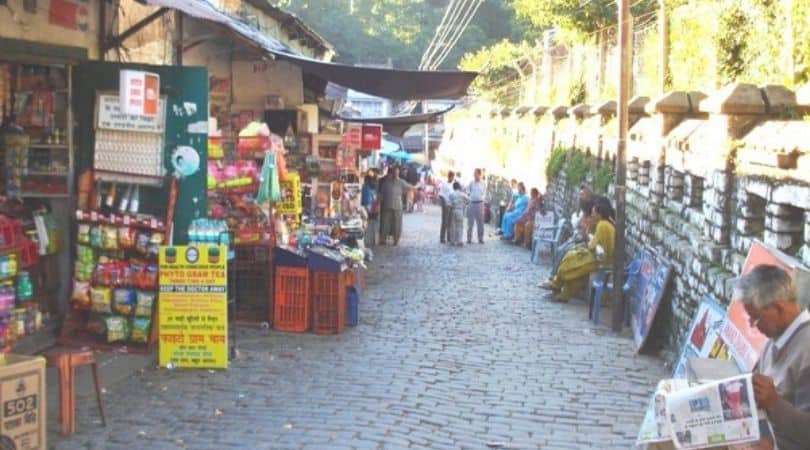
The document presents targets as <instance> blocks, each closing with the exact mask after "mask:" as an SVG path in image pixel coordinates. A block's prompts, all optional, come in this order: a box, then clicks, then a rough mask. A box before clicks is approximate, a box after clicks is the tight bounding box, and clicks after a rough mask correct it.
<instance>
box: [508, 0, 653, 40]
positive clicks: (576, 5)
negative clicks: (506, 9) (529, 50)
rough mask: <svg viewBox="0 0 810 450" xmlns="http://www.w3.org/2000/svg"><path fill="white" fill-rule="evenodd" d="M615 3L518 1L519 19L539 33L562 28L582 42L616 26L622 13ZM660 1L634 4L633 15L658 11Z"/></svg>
mask: <svg viewBox="0 0 810 450" xmlns="http://www.w3.org/2000/svg"><path fill="white" fill-rule="evenodd" d="M616 3H617V2H616V1H615V0H514V3H513V6H514V8H515V12H516V13H517V16H518V17H520V18H524V19H526V20H528V21H529V23H531V24H532V26H533V27H534V28H535V29H537V30H545V29H549V28H558V29H559V30H560V31H562V32H563V33H566V34H567V35H569V36H575V37H578V38H580V39H582V38H586V37H587V36H588V35H590V34H591V33H594V32H596V31H597V30H600V29H602V28H606V27H609V26H611V25H613V24H615V23H616V22H617V20H618V11H617V9H616ZM656 4H657V0H638V1H634V2H632V8H631V14H633V15H634V16H639V15H641V14H646V13H648V12H650V11H654V10H655V7H656Z"/></svg>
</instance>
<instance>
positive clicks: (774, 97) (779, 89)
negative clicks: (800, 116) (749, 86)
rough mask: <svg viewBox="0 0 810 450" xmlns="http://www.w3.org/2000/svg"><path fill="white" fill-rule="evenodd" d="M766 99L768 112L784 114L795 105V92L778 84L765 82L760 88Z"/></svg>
mask: <svg viewBox="0 0 810 450" xmlns="http://www.w3.org/2000/svg"><path fill="white" fill-rule="evenodd" d="M760 89H761V91H762V95H763V96H764V97H765V99H766V100H767V110H768V114H784V113H786V112H788V111H790V110H791V109H792V108H795V107H796V106H797V103H796V93H795V92H793V91H791V90H790V89H788V88H786V87H784V86H782V85H779V84H766V85H765V86H762V87H761V88H760Z"/></svg>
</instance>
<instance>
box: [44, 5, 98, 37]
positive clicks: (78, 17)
mask: <svg viewBox="0 0 810 450" xmlns="http://www.w3.org/2000/svg"><path fill="white" fill-rule="evenodd" d="M48 23H49V24H50V25H54V26H57V27H62V28H67V29H68V30H77V31H87V30H88V29H89V27H90V11H89V9H88V8H87V6H85V5H81V4H79V3H76V2H71V1H68V0H51V4H50V5H49V7H48Z"/></svg>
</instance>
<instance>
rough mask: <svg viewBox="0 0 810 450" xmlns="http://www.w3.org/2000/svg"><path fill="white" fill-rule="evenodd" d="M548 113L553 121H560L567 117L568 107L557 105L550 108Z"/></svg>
mask: <svg viewBox="0 0 810 450" xmlns="http://www.w3.org/2000/svg"><path fill="white" fill-rule="evenodd" d="M550 112H551V115H552V116H554V118H555V119H557V120H560V119H562V118H563V117H565V116H567V115H568V107H567V106H565V105H558V106H555V107H554V108H552V109H551V111H550Z"/></svg>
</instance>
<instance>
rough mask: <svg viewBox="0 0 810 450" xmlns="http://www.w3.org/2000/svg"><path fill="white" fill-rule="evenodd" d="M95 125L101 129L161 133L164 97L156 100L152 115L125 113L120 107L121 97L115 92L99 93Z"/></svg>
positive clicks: (163, 126)
mask: <svg viewBox="0 0 810 450" xmlns="http://www.w3.org/2000/svg"><path fill="white" fill-rule="evenodd" d="M96 126H97V127H98V128H100V129H102V130H115V131H138V132H141V133H163V130H164V129H165V127H166V97H165V96H164V97H161V98H160V101H159V102H158V113H157V114H156V115H154V116H151V117H150V116H138V115H134V114H127V113H126V112H124V111H123V110H122V109H121V98H120V97H119V96H118V95H115V94H99V95H98V99H97V108H96Z"/></svg>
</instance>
